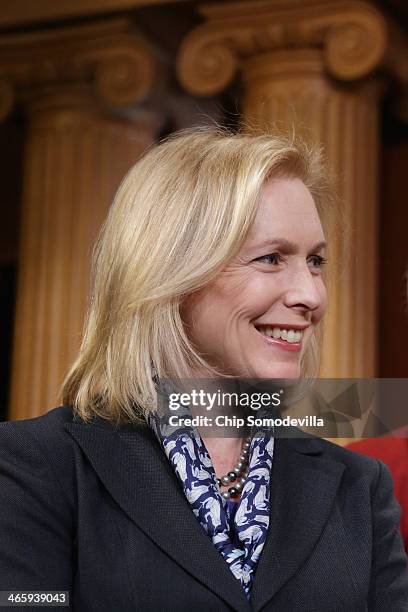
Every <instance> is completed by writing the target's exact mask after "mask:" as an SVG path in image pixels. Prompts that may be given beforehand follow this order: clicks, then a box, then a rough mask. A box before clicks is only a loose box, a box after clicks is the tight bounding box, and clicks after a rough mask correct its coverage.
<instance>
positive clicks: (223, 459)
mask: <svg viewBox="0 0 408 612" xmlns="http://www.w3.org/2000/svg"><path fill="white" fill-rule="evenodd" d="M200 433H201V432H200ZM203 442H204V444H205V446H206V449H207V451H208V453H209V455H210V457H211V461H212V463H213V466H214V470H215V473H216V475H217V476H218V477H220V476H223V475H224V474H226V473H227V472H230V471H231V470H232V468H233V466H234V465H235V464H236V463H237V462H238V461H239V456H240V454H241V450H242V438H215V437H203Z"/></svg>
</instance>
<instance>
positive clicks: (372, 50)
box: [177, 0, 388, 95]
mask: <svg viewBox="0 0 408 612" xmlns="http://www.w3.org/2000/svg"><path fill="white" fill-rule="evenodd" d="M200 13H201V14H202V16H203V17H204V18H205V19H206V21H205V23H203V24H202V25H200V26H198V27H197V28H196V29H195V30H193V31H191V32H190V33H189V34H188V36H187V37H186V39H185V40H184V42H183V44H182V46H181V49H180V53H179V57H178V62H177V70H178V76H179V79H180V82H181V83H182V84H183V86H184V87H185V88H186V89H187V90H188V91H190V92H191V93H193V94H195V95H213V94H216V93H218V92H220V91H221V90H222V89H224V88H225V87H226V86H227V85H228V84H229V83H230V81H231V80H232V79H233V77H234V75H235V74H236V72H237V70H238V69H239V68H240V67H241V65H242V63H243V62H244V61H245V60H246V59H247V58H249V57H253V56H256V55H259V54H263V53H265V52H269V51H273V50H282V49H288V48H292V49H293V48H303V49H304V48H317V49H320V50H321V53H322V62H323V65H324V66H325V69H326V70H327V72H328V73H329V74H330V75H331V76H333V77H334V78H337V79H340V80H344V81H351V80H355V79H359V78H361V77H364V76H366V75H367V74H369V73H370V72H371V71H372V70H374V69H375V68H376V67H377V66H379V65H380V64H381V62H382V61H383V60H384V58H385V56H386V51H387V35H388V28H387V23H386V20H385V19H384V17H383V15H382V14H381V12H380V11H378V10H377V9H375V8H374V7H373V6H372V5H370V4H369V3H367V2H364V1H359V0H349V1H347V0H331V1H330V2H327V1H323V0H307V1H305V0H302V1H300V0H250V1H248V0H245V1H243V2H235V3H224V4H222V5H210V6H203V7H201V8H200Z"/></svg>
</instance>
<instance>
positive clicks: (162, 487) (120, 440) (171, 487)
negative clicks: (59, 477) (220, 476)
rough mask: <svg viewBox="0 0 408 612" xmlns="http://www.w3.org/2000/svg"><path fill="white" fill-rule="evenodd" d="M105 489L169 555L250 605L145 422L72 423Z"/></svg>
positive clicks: (229, 597) (223, 594) (243, 606)
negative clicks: (125, 424) (136, 424)
mask: <svg viewBox="0 0 408 612" xmlns="http://www.w3.org/2000/svg"><path fill="white" fill-rule="evenodd" d="M65 429H66V430H67V432H68V433H69V434H70V435H71V436H72V437H73V438H74V439H75V440H76V442H77V443H78V444H79V446H80V447H81V449H82V450H83V452H84V453H85V455H86V456H87V458H88V460H89V461H90V462H91V464H92V467H93V468H94V470H95V471H96V473H97V474H98V476H99V478H100V479H101V481H102V482H103V484H104V486H105V487H106V489H107V490H108V491H109V493H110V494H111V495H112V497H113V498H114V499H115V500H116V502H117V503H118V504H119V506H120V507H121V508H122V510H123V511H124V512H125V513H126V514H127V515H128V516H129V517H130V518H131V520H132V521H133V522H134V523H136V524H137V525H138V527H139V528H140V529H142V530H143V532H144V533H145V534H146V535H147V536H148V537H149V538H150V539H151V540H152V541H153V542H155V543H156V544H157V546H159V547H160V548H161V549H162V550H163V551H164V552H165V553H167V554H168V555H169V556H170V557H172V558H173V559H174V561H175V562H176V563H177V564H179V565H180V566H182V567H183V568H184V569H185V570H186V571H187V572H188V573H189V574H191V575H193V576H194V577H195V578H196V579H197V580H199V581H200V582H201V583H203V584H205V585H206V586H207V587H208V588H209V589H210V590H211V591H213V592H214V593H216V594H217V595H218V596H219V597H220V598H221V599H223V600H224V601H225V603H226V604H227V605H228V606H230V607H232V608H233V609H234V610H237V611H238V612H249V611H250V610H251V607H250V605H249V603H248V601H247V599H246V597H245V593H244V590H243V588H242V586H241V585H240V583H239V582H238V581H237V580H236V578H234V576H233V575H232V573H231V571H230V569H229V568H228V566H227V564H226V562H225V560H224V559H223V558H222V557H221V555H220V554H219V553H218V552H217V550H216V549H215V547H214V545H213V544H212V542H211V540H210V539H209V537H208V536H207V535H206V533H205V532H204V530H203V528H202V527H201V525H200V524H199V522H198V521H197V519H196V517H195V516H194V514H193V512H192V510H191V507H190V505H189V503H188V501H187V499H186V498H185V495H184V493H183V491H182V488H181V486H180V484H179V481H178V479H177V477H176V475H175V474H174V472H173V469H172V467H171V465H170V464H169V462H168V460H167V458H166V456H165V455H164V452H163V450H162V449H161V447H160V446H159V443H158V442H157V440H156V438H155V437H154V434H153V433H152V432H151V431H150V429H149V428H148V427H146V426H143V425H142V426H140V427H127V428H121V429H115V428H114V426H112V425H111V424H109V423H107V422H103V421H102V420H97V421H96V422H95V423H92V424H85V423H75V422H74V423H69V424H67V425H65Z"/></svg>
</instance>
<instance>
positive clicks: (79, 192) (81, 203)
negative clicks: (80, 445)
mask: <svg viewBox="0 0 408 612" xmlns="http://www.w3.org/2000/svg"><path fill="white" fill-rule="evenodd" d="M152 139H153V134H152V129H151V126H149V124H148V123H143V122H141V121H140V122H139V123H138V124H137V123H135V122H128V121H123V120H119V119H114V118H112V117H110V116H109V115H105V114H103V113H101V112H100V113H98V112H95V108H94V107H93V105H92V104H91V101H90V100H87V99H86V97H85V98H83V97H82V96H73V95H72V92H70V94H69V95H68V96H67V97H66V99H65V100H64V96H61V97H59V98H55V97H54V98H53V99H47V100H43V101H41V103H40V102H39V101H37V102H36V104H35V106H34V107H33V108H32V109H31V113H30V123H29V132H28V136H27V143H26V152H25V167H24V191H23V202H22V219H21V238H20V253H19V268H18V287H17V304H16V315H15V334H14V343H13V364H12V386H11V414H10V417H11V418H24V417H29V416H35V415H38V414H41V413H42V412H44V411H45V410H47V409H49V408H51V407H53V406H55V405H57V403H58V401H59V397H58V390H59V387H60V385H61V383H62V381H63V378H64V376H65V374H66V372H67V369H68V367H69V365H70V364H71V362H72V361H73V359H74V358H75V356H76V353H77V351H78V348H79V345H80V339H81V332H82V327H83V320H84V314H85V311H86V302H87V298H88V289H89V286H88V285H89V279H90V261H91V251H92V244H93V242H94V240H95V237H96V235H97V232H98V230H99V228H100V226H101V224H102V222H103V219H104V218H105V216H106V214H107V211H108V208H109V205H110V203H111V201H112V198H113V195H114V192H115V191H116V189H117V187H118V185H119V182H120V180H121V178H122V177H123V175H124V174H125V172H126V171H127V170H128V169H129V167H130V166H131V165H132V163H134V162H135V161H136V159H137V158H138V156H139V155H140V154H141V153H142V152H143V150H144V149H145V148H146V147H147V146H148V145H150V144H151V143H152Z"/></svg>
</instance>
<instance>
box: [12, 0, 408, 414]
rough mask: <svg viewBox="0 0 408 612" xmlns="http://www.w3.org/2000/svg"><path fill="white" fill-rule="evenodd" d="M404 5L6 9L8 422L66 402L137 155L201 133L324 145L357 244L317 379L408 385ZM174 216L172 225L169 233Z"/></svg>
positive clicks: (312, 1)
mask: <svg viewBox="0 0 408 612" xmlns="http://www.w3.org/2000/svg"><path fill="white" fill-rule="evenodd" d="M407 26H408V4H407V2H406V0H383V1H381V2H380V1H374V0H371V1H354V0H349V1H343V0H324V1H323V0H243V1H242V2H236V1H233V2H228V1H223V2H218V1H217V2H205V3H201V2H199V1H194V0H190V1H187V0H186V1H184V2H177V1H174V0H58V1H57V2H55V0H36V1H35V2H33V1H30V0H14V1H13V2H12V3H7V9H5V10H3V11H2V12H1V13H0V119H1V122H0V158H1V164H0V173H1V184H2V198H1V213H2V214H1V222H0V236H1V239H0V245H1V246H0V292H1V302H0V304H1V317H0V326H1V328H0V337H1V342H0V359H1V368H0V419H1V420H3V419H7V418H10V419H20V418H28V417H31V416H37V415H39V414H42V413H44V412H46V411H47V410H49V409H50V408H52V407H54V406H56V405H58V403H59V397H58V389H59V387H60V384H61V382H62V380H63V378H64V375H65V373H66V371H67V369H68V367H69V366H70V364H71V362H72V361H73V359H74V358H75V355H76V353H77V351H78V348H79V344H80V338H81V332H82V325H83V318H84V314H85V310H86V302H87V298H88V291H89V280H90V258H91V252H92V244H93V241H94V239H95V237H96V234H97V232H98V230H99V228H100V226H101V224H102V222H103V219H104V217H105V216H106V213H107V211H108V208H109V205H110V203H111V202H112V198H113V196H114V193H115V191H116V189H117V187H118V185H119V183H120V180H121V178H122V177H123V175H124V174H125V172H126V171H127V170H128V168H129V167H130V166H131V165H132V164H133V163H135V161H136V160H137V159H138V157H139V156H140V155H141V154H142V153H143V151H144V150H145V149H146V148H147V147H150V146H151V145H152V144H154V143H155V142H156V141H158V140H159V139H161V138H162V137H164V136H166V135H168V134H170V133H171V132H173V131H175V130H178V129H181V128H185V127H189V126H194V125H202V124H213V123H217V124H220V125H226V126H228V127H230V128H231V129H233V130H251V129H257V130H259V129H268V130H270V129H273V128H274V127H276V128H279V129H280V130H281V129H288V130H291V129H292V127H293V126H294V125H295V126H296V130H297V131H298V132H299V133H300V134H302V135H303V136H304V137H305V138H308V139H311V140H314V141H318V142H320V143H322V145H323V146H324V149H325V153H326V157H327V160H328V162H329V165H330V167H331V169H332V170H333V172H334V173H335V175H336V176H337V178H338V189H339V194H340V197H341V200H342V201H343V203H344V208H345V212H346V218H347V223H348V225H349V228H350V240H349V241H348V242H347V243H346V242H345V241H344V240H342V239H341V238H340V237H339V238H338V239H337V243H336V244H333V245H332V256H334V257H335V259H336V261H339V262H341V274H340V275H339V276H337V277H336V278H332V279H330V283H329V290H330V292H331V293H330V296H331V297H330V299H331V301H330V307H329V312H328V316H327V324H326V337H325V345H324V351H323V358H322V369H321V373H320V375H321V376H322V377H333V378H338V377H349V378H357V377H407V376H408V360H407V346H408V311H407V306H406V269H407V265H408V206H407V195H406V194H407V191H408V183H407V175H408V164H407V162H408V52H407V51H408V44H407ZM165 222H166V220H165V219H163V223H165Z"/></svg>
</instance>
